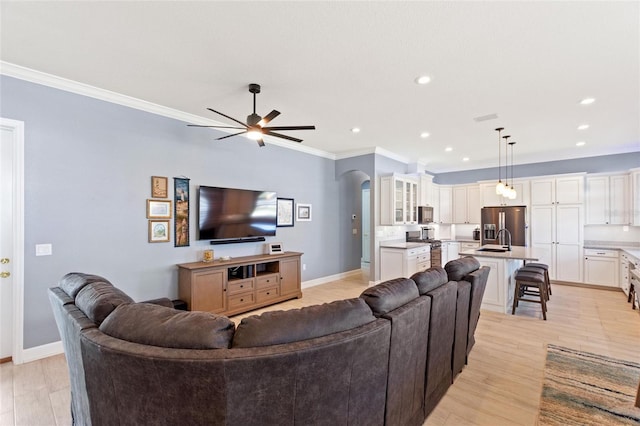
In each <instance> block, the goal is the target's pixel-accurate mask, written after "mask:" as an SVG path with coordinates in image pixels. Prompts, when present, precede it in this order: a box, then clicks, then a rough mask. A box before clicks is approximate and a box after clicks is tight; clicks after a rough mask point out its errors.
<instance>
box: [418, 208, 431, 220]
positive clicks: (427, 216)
mask: <svg viewBox="0 0 640 426" xmlns="http://www.w3.org/2000/svg"><path fill="white" fill-rule="evenodd" d="M431 222H433V207H429V206H418V223H431Z"/></svg>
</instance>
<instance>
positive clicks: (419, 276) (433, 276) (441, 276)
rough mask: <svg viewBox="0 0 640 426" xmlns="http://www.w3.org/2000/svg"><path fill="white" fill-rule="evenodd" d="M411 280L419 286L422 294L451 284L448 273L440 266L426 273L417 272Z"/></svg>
mask: <svg viewBox="0 0 640 426" xmlns="http://www.w3.org/2000/svg"><path fill="white" fill-rule="evenodd" d="M411 279H412V280H413V281H414V282H415V283H416V285H417V286H418V292H419V293H420V294H427V293H429V292H430V291H432V290H434V289H436V288H438V287H440V286H441V285H443V284H446V283H448V282H449V278H447V272H446V271H445V270H444V269H443V268H442V267H440V266H434V267H433V268H429V269H427V270H426V271H422V272H416V273H415V274H413V275H412V276H411Z"/></svg>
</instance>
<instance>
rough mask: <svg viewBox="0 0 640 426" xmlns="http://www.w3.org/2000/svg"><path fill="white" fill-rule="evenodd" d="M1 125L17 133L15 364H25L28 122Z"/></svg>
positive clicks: (1, 120) (1, 122) (0, 119)
mask: <svg viewBox="0 0 640 426" xmlns="http://www.w3.org/2000/svg"><path fill="white" fill-rule="evenodd" d="M0 126H2V128H3V129H6V130H9V131H10V132H11V133H12V134H13V141H12V143H13V194H14V197H13V206H12V210H13V241H12V250H13V253H12V256H13V259H12V263H13V267H12V276H13V285H14V288H13V342H12V354H11V358H12V361H13V363H14V364H22V362H23V353H22V352H23V339H24V333H23V325H24V122H23V121H17V120H10V119H8V118H3V117H0Z"/></svg>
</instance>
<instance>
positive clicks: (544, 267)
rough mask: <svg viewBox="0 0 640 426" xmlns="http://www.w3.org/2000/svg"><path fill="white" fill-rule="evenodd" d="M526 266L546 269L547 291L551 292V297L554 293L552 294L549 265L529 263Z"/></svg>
mask: <svg viewBox="0 0 640 426" xmlns="http://www.w3.org/2000/svg"><path fill="white" fill-rule="evenodd" d="M524 266H531V267H534V268H540V269H544V280H545V281H546V283H547V290H548V291H549V296H551V295H552V294H553V293H552V292H551V281H550V280H549V265H546V264H544V263H538V262H529V263H527V264H526V265H524ZM547 300H548V299H547Z"/></svg>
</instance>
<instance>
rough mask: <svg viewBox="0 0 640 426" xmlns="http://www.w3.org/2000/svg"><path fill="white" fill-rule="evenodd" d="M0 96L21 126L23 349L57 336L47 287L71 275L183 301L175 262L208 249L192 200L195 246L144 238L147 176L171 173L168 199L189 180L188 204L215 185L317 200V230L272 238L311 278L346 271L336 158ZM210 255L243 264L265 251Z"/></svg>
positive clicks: (145, 118) (242, 248) (51, 95)
mask: <svg viewBox="0 0 640 426" xmlns="http://www.w3.org/2000/svg"><path fill="white" fill-rule="evenodd" d="M0 89H1V93H2V104H1V109H0V116H2V117H5V118H10V119H14V120H20V121H24V122H25V292H24V300H25V307H24V346H25V348H31V347H35V346H39V345H43V344H46V343H50V342H54V341H57V340H59V336H58V331H57V329H56V325H55V322H54V320H53V315H52V312H51V309H50V307H49V302H48V299H47V291H46V290H47V288H49V287H51V286H54V285H55V284H56V283H57V281H58V280H59V279H60V277H62V276H63V275H64V274H66V273H68V272H70V271H80V272H88V273H95V274H98V275H102V276H104V277H106V278H107V279H109V280H110V281H112V282H113V283H114V285H116V286H118V287H120V288H122V289H123V290H124V291H125V292H126V293H128V294H129V295H131V297H133V298H134V299H135V300H144V299H150V298H155V297H163V296H164V297H170V298H176V297H177V288H178V284H177V268H176V266H175V265H176V264H177V263H183V262H192V261H197V260H199V259H200V256H201V252H202V250H204V249H205V248H210V247H212V246H210V245H209V244H208V242H205V241H201V242H199V241H196V240H195V238H196V233H195V231H196V230H195V220H196V213H195V212H196V205H197V204H196V202H195V200H192V204H191V212H192V214H191V235H190V237H191V246H190V247H182V248H175V247H174V246H173V237H172V242H171V243H155V244H149V243H148V242H147V219H146V199H148V198H150V195H151V194H150V178H151V176H167V177H169V178H170V179H169V181H170V187H171V191H170V192H171V193H173V182H172V179H171V178H172V177H174V176H182V175H184V176H186V177H189V178H190V179H191V193H192V197H195V195H196V187H197V186H198V185H212V186H227V187H236V188H247V189H264V190H273V191H277V193H278V196H281V197H287V198H294V199H295V201H296V202H298V203H309V204H312V206H313V211H312V217H313V220H312V221H311V222H296V224H295V226H294V227H292V228H278V230H277V236H276V237H273V238H268V239H267V241H279V242H282V243H283V244H284V248H285V249H286V250H292V251H301V252H304V256H303V257H302V262H303V263H304V264H305V265H306V271H303V272H302V279H303V280H305V281H306V280H311V279H315V278H320V277H324V276H327V275H332V274H337V273H339V272H343V269H342V266H341V265H342V262H341V260H340V254H339V253H338V252H337V251H336V250H335V247H337V246H338V245H339V235H338V233H339V230H340V227H339V222H338V217H339V210H338V209H339V197H338V192H339V189H340V187H339V184H338V181H336V179H335V161H333V160H329V159H324V158H321V157H317V156H313V155H308V154H304V153H300V152H296V151H293V150H289V149H285V148H280V147H277V146H274V145H267V147H265V148H259V147H258V146H257V144H255V143H254V142H252V141H248V140H247V139H245V138H241V137H239V138H231V139H228V140H226V141H220V142H218V141H214V140H213V139H214V137H215V136H216V134H215V133H214V131H211V130H208V129H194V128H189V127H187V126H186V123H183V122H180V121H177V120H173V119H169V118H166V117H161V116H157V115H154V114H150V113H146V112H142V111H139V110H135V109H131V108H127V107H123V106H120V105H116V104H112V103H108V102H104V101H100V100H96V99H93V98H89V97H85V96H80V95H76V94H72V93H68V92H64V91H61V90H57V89H53V88H49V87H45V86H41V85H37V84H33V83H29V82H26V81H22V80H18V79H14V78H10V77H6V76H0ZM204 107H205V106H204V105H203V108H204ZM358 192H359V188H358ZM172 226H173V223H172ZM40 243H51V244H53V255H52V256H43V257H36V256H35V245H36V244H40ZM213 248H214V250H215V256H216V257H219V256H221V255H230V256H243V255H251V254H258V253H262V252H263V250H264V245H263V243H243V244H233V245H225V246H213Z"/></svg>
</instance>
